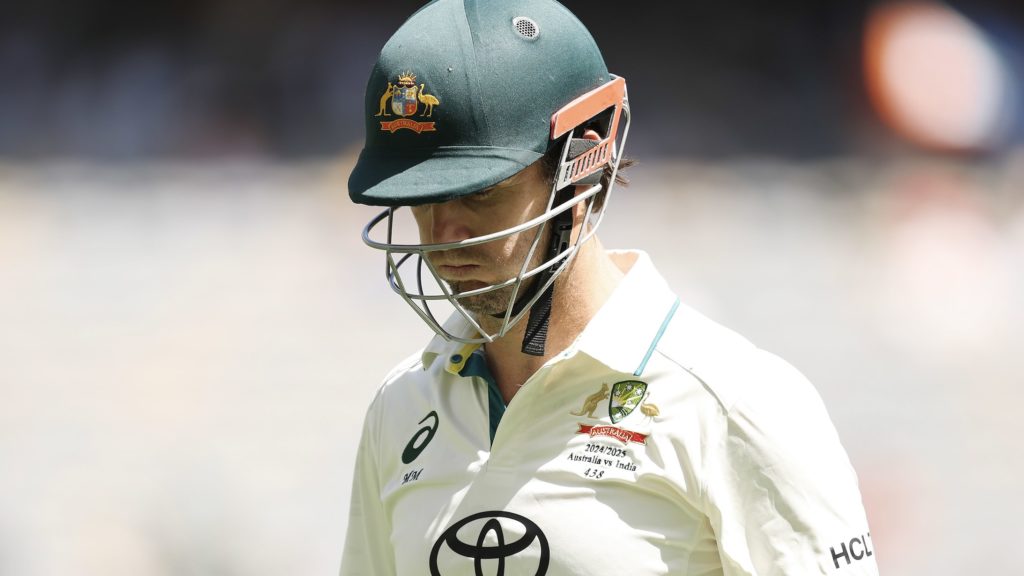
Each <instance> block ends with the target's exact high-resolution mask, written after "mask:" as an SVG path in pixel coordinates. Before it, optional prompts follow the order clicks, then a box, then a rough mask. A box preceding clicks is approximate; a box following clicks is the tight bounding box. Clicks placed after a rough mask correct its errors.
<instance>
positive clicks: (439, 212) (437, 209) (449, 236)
mask: <svg viewBox="0 0 1024 576" xmlns="http://www.w3.org/2000/svg"><path fill="white" fill-rule="evenodd" d="M428 210H429V212H428V214H429V218H430V222H429V224H428V226H429V228H428V229H429V231H430V243H432V244H443V243H447V242H458V241H460V240H465V239H467V238H470V237H472V234H471V233H470V230H469V226H467V223H466V214H465V210H463V209H462V203H461V202H459V201H458V200H450V201H448V202H441V203H438V204H430V205H429V206H428Z"/></svg>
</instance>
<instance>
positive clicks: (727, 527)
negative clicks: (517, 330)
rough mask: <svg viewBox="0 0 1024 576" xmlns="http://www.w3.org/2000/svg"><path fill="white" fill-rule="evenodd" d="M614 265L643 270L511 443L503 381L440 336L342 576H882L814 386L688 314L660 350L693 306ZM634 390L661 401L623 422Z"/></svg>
mask: <svg viewBox="0 0 1024 576" xmlns="http://www.w3.org/2000/svg"><path fill="white" fill-rule="evenodd" d="M614 257H615V258H616V259H617V260H619V261H629V260H635V262H634V263H633V264H632V267H631V268H630V269H629V272H628V274H627V275H626V276H625V278H624V279H623V280H622V282H621V283H620V285H619V286H618V287H617V289H616V290H615V292H614V294H613V295H612V297H611V298H610V299H609V301H608V302H607V303H606V304H605V306H603V307H602V309H601V310H600V311H599V313H598V314H597V316H595V317H594V319H593V320H592V321H591V322H590V324H589V325H588V326H587V328H586V329H585V330H584V332H583V333H582V334H581V336H580V337H579V338H578V339H577V341H576V342H575V343H574V345H573V346H571V347H570V348H569V349H568V350H566V351H564V352H563V353H562V354H559V355H558V356H556V357H555V358H553V359H552V360H551V361H549V362H548V363H547V364H546V365H545V366H544V367H543V368H542V369H541V370H540V371H539V372H538V373H537V374H535V375H534V376H533V377H532V378H531V379H530V380H529V381H528V382H527V383H526V384H525V385H524V386H523V387H522V389H521V390H520V391H519V392H518V393H517V395H516V396H515V397H514V399H513V400H512V402H511V403H510V404H509V406H508V408H507V410H506V411H505V413H504V416H503V418H502V419H501V422H500V425H499V426H498V427H497V431H496V436H495V438H494V443H493V445H492V444H491V441H490V427H489V391H488V384H487V382H486V381H485V379H484V378H482V377H477V376H459V374H458V372H459V368H461V366H462V364H463V363H464V362H465V356H466V355H467V354H468V352H469V351H470V350H471V349H470V348H467V347H466V345H464V344H459V343H447V342H444V341H443V340H440V339H437V338H435V339H434V340H433V341H432V342H431V343H430V345H429V346H427V348H426V349H425V350H424V351H423V352H422V353H421V354H417V355H415V356H414V357H412V358H410V359H409V360H408V361H406V362H405V363H403V364H402V365H400V366H399V367H397V368H396V369H395V370H394V371H392V373H391V374H390V375H389V376H388V377H387V379H386V380H385V382H384V384H383V385H382V387H381V388H380V390H379V391H378V394H377V396H376V398H375V399H374V401H373V403H372V405H371V406H370V408H369V411H368V413H367V417H366V421H365V425H364V430H363V437H362V441H361V444H360V448H359V455H358V459H357V463H356V472H355V481H354V487H353V494H352V505H351V509H350V518H349V527H348V537H347V541H346V543H345V550H344V553H343V557H342V569H341V574H342V575H343V576H355V575H360V576H362V575H370V574H372V575H391V574H400V575H403V576H404V575H408V576H413V575H415V576H420V575H423V574H438V575H441V576H476V575H479V574H487V575H491V574H504V575H509V576H510V575H513V574H515V575H520V574H523V575H544V576H569V575H588V576H593V575H605V574H624V575H631V576H636V575H641V576H647V575H652V576H653V575H668V574H672V575H690V576H697V575H710V574H725V575H741V574H763V575H771V574H780V575H781V574H789V575H794V574H799V575H805V574H843V575H854V574H857V575H869V574H877V567H876V564H875V555H874V545H873V543H872V542H871V540H870V536H869V529H868V525H867V521H866V518H865V514H864V510H863V506H862V504H861V497H860V494H859V491H858V488H857V479H856V475H855V473H854V471H853V469H852V467H851V466H850V463H849V460H848V459H847V456H846V453H845V452H844V450H843V448H842V446H841V445H840V443H839V439H838V437H837V435H836V432H835V429H834V427H833V425H832V423H831V421H830V420H829V417H828V415H827V414H826V412H825V408H824V406H823V405H822V402H821V400H820V398H819V396H818V394H817V393H816V392H815V390H814V389H813V387H812V386H811V385H810V383H808V382H807V380H806V379H804V378H803V376H801V375H800V374H799V373H798V372H797V371H796V370H795V369H793V368H792V367H791V366H789V365H788V364H786V363H785V362H784V361H782V360H780V359H779V358H777V357H775V356H772V355H771V354H768V353H766V352H764V351H762V350H759V349H758V348H756V347H754V346H753V345H751V344H750V343H749V342H747V341H746V340H745V339H743V338H742V337H740V336H738V335H736V334H735V333H733V332H731V331H729V330H727V329H725V328H723V327H721V326H719V325H718V324H715V323H714V322H712V321H711V320H708V319H707V318H705V317H703V316H702V315H700V314H699V313H697V312H696V311H694V310H692V309H690V308H688V307H686V306H685V305H680V306H679V307H678V310H677V311H676V312H675V314H674V316H672V318H671V322H670V323H668V325H667V327H664V328H665V329H664V331H663V334H661V337H660V339H659V338H658V336H659V333H660V332H661V331H662V329H663V324H664V322H665V320H666V317H667V316H668V313H669V311H670V310H671V309H672V307H673V304H674V303H676V297H675V295H674V294H673V293H672V292H671V290H670V289H669V288H668V286H667V285H666V283H665V281H664V280H663V279H662V277H661V276H660V275H659V274H658V273H657V271H656V270H655V269H654V266H653V265H652V264H651V262H650V260H649V258H648V257H647V256H646V255H645V254H643V253H640V252H618V253H614ZM554 321H555V322H557V319H554ZM453 322H454V323H458V322H460V320H458V319H456V320H453ZM461 322H464V321H461ZM450 328H453V329H460V327H459V326H456V325H454V324H451V325H450ZM462 328H465V327H462ZM655 341H657V345H656V346H655V347H654V348H653V350H652V344H653V343H654V342H655ZM648 353H650V354H649V357H648ZM453 356H456V357H455V358H453ZM645 358H647V360H646V364H645ZM642 364H645V366H644V369H643V372H642V374H640V375H639V376H636V375H634V372H636V371H637V370H638V369H639V368H640V367H641V365H642ZM629 380H637V381H641V382H643V383H645V384H646V385H647V387H646V392H645V393H644V396H643V398H642V400H641V401H640V403H639V404H638V405H637V406H636V407H635V408H634V409H633V410H632V412H630V413H629V414H628V415H627V416H625V417H624V418H623V419H621V420H620V421H618V422H616V423H613V422H612V419H611V413H610V410H609V404H610V401H611V400H610V398H608V397H607V396H605V395H604V394H603V393H602V390H603V385H604V384H607V386H608V388H609V393H610V392H611V390H612V389H613V386H614V385H615V383H617V382H622V381H629ZM588 398H590V399H591V401H590V402H587V399H588ZM430 414H436V416H429V415H430ZM602 426H604V427H605V428H601V427H602ZM430 430H433V432H432V433H431V432H430ZM581 431H582V433H581ZM595 431H596V434H595V435H592V434H594V433H595ZM431 434H432V435H431ZM428 439H429V441H426V440H428ZM403 454H405V455H406V457H407V459H408V457H410V456H415V458H414V459H411V460H409V463H405V462H403ZM460 523H461V527H458V526H459V525H460ZM452 526H456V527H457V529H452V530H449V528H451V527H452ZM460 543H461V544H460ZM477 557H478V558H477Z"/></svg>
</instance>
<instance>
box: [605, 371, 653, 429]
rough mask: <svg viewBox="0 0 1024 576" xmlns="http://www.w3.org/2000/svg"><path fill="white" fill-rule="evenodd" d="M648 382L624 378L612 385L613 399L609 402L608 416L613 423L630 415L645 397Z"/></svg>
mask: <svg viewBox="0 0 1024 576" xmlns="http://www.w3.org/2000/svg"><path fill="white" fill-rule="evenodd" d="M646 391H647V384H646V383H644V382H641V381H639V380H623V381H622V382H616V383H615V385H614V386H612V394H611V401H610V402H609V403H608V416H609V417H610V418H611V419H612V424H617V423H618V422H619V421H620V420H622V419H623V418H625V417H626V416H629V415H630V414H631V413H632V412H633V410H634V409H636V407H637V406H639V405H640V402H642V401H643V399H644V392H646Z"/></svg>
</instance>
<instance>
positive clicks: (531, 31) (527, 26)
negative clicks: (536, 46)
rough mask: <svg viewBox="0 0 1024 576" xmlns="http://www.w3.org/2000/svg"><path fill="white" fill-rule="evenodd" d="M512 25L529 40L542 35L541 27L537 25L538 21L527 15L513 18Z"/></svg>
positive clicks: (517, 32)
mask: <svg viewBox="0 0 1024 576" xmlns="http://www.w3.org/2000/svg"><path fill="white" fill-rule="evenodd" d="M512 27H513V28H514V29H515V31H516V34H519V35H520V36H522V37H523V38H525V39H527V40H536V39H537V37H538V36H540V28H538V27H537V23H536V22H534V21H533V20H530V19H529V18H527V17H525V16H516V17H515V18H513V19H512Z"/></svg>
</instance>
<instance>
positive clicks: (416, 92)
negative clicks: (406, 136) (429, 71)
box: [375, 72, 441, 134]
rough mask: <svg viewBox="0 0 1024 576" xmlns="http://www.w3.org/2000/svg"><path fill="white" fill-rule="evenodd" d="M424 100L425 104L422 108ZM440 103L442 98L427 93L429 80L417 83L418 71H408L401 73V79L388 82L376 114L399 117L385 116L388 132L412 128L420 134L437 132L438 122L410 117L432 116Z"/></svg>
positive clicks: (384, 124) (382, 122)
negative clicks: (421, 120) (419, 120)
mask: <svg viewBox="0 0 1024 576" xmlns="http://www.w3.org/2000/svg"><path fill="white" fill-rule="evenodd" d="M389 102H390V106H389V105H388V104H389ZM420 104H422V105H423V109H422V111H421V110H420ZM440 105H441V102H440V101H439V100H438V99H437V97H436V96H434V95H433V94H427V92H426V85H425V84H419V85H417V84H416V75H415V74H413V73H412V72H405V73H402V74H399V75H398V81H397V82H394V83H392V82H388V87H387V89H385V90H384V93H383V94H382V95H381V97H380V108H379V109H378V110H377V114H375V116H378V117H387V116H398V117H399V118H397V119H395V120H381V122H380V129H381V130H384V131H386V132H391V133H394V132H396V131H398V130H402V129H405V130H412V131H413V132H416V133H417V134H419V133H420V132H434V131H436V130H437V127H436V126H435V123H434V122H418V121H416V120H413V119H411V118H409V117H410V116H416V115H417V114H418V115H419V116H420V117H422V118H430V117H431V115H433V113H434V107H435V106H440Z"/></svg>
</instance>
